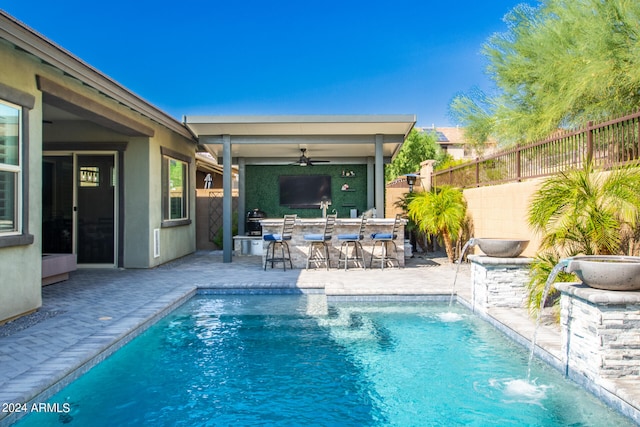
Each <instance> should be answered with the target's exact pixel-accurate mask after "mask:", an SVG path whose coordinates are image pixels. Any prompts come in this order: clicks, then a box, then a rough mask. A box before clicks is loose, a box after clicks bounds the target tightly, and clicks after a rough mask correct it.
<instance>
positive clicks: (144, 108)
mask: <svg viewBox="0 0 640 427" xmlns="http://www.w3.org/2000/svg"><path fill="white" fill-rule="evenodd" d="M0 39H4V40H6V41H8V42H9V43H11V44H13V45H14V46H16V47H17V48H19V49H20V50H23V51H25V52H27V53H29V54H31V55H33V56H34V57H36V58H38V59H39V60H40V61H41V62H43V63H46V64H49V65H51V66H52V67H55V68H57V69H59V70H60V71H62V72H63V73H64V74H65V75H67V76H70V77H73V78H75V79H77V80H79V81H80V82H82V84H84V85H86V86H89V87H91V88H93V89H95V90H97V91H99V92H100V93H102V94H104V95H105V96H107V97H109V98H111V99H113V100H115V101H117V102H118V103H120V104H122V105H124V106H125V107H127V108H129V109H131V110H133V111H135V112H137V113H139V114H141V115H142V116H144V117H146V118H148V119H150V120H153V121H154V122H156V123H158V124H160V125H163V126H165V127H166V128H168V129H170V130H172V131H174V132H176V133H178V134H180V135H182V136H184V137H186V138H189V139H194V138H193V135H191V133H190V132H189V130H188V129H186V128H185V126H184V125H183V124H182V123H180V122H179V121H178V120H176V119H174V118H173V117H171V116H170V115H168V114H167V113H165V112H164V111H162V110H160V109H159V108H157V107H156V106H154V105H153V104H151V103H149V102H148V101H146V100H144V99H142V98H141V97H140V96H138V95H136V94H135V93H133V92H131V91H130V90H129V89H127V88H125V87H124V86H122V85H120V84H119V83H118V82H116V81H115V80H113V79H112V78H110V77H108V76H107V75H105V74H103V73H101V72H100V71H98V70H97V69H96V68H94V67H92V66H91V65H89V64H87V63H86V62H84V61H82V60H81V59H80V58H78V57H77V56H75V55H73V54H72V53H71V52H69V51H68V50H66V49H64V48H62V47H61V46H59V45H57V44H56V43H54V42H52V41H51V40H49V39H47V38H46V37H45V36H43V35H42V34H40V33H38V32H37V31H35V30H33V29H32V28H30V27H28V26H27V25H26V24H24V23H22V22H20V21H18V20H17V19H16V18H14V17H12V16H11V15H9V14H7V13H6V12H4V11H2V10H0Z"/></svg>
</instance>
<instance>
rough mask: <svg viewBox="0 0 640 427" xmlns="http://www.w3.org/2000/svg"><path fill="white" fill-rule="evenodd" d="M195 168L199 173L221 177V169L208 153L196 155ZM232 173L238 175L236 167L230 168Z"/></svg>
mask: <svg viewBox="0 0 640 427" xmlns="http://www.w3.org/2000/svg"><path fill="white" fill-rule="evenodd" d="M196 168H197V169H198V170H201V171H205V172H210V173H217V174H219V175H222V171H223V167H222V165H220V164H218V162H217V161H216V159H214V158H213V156H212V155H211V154H209V153H196ZM231 170H232V173H238V168H237V167H235V166H234V167H232V168H231Z"/></svg>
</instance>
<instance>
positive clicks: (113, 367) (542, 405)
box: [18, 295, 632, 426]
mask: <svg viewBox="0 0 640 427" xmlns="http://www.w3.org/2000/svg"><path fill="white" fill-rule="evenodd" d="M527 359H528V353H527V351H526V349H523V348H521V347H519V346H517V345H515V344H513V343H512V342H510V341H509V340H508V339H506V338H505V337H503V336H502V335H501V334H500V333H499V332H497V331H496V330H495V329H493V328H492V327H491V326H490V325H488V324H486V323H485V322H484V321H482V320H480V319H478V318H477V317H475V316H473V315H472V314H470V313H469V312H468V311H466V310H465V309H464V308H462V307H459V306H454V307H448V306H447V305H446V304H434V303H411V304H408V303H406V302H403V303H391V302H385V303H336V304H330V305H327V303H326V299H325V297H324V296H323V295H307V296H299V295H296V296H294V295H286V296H285V295H283V296H274V295H263V296H257V295H252V296H251V295H228V296H198V297H196V298H194V299H192V300H190V301H189V302H187V303H186V304H185V305H184V306H182V307H180V308H179V309H178V310H176V311H174V312H173V313H171V314H170V315H168V316H167V317H166V318H164V319H162V320H161V321H160V322H158V323H157V324H156V325H154V326H153V327H151V328H150V329H149V330H147V331H146V332H144V333H143V334H141V335H140V336H139V337H137V338H136V339H134V340H133V341H132V342H130V343H129V344H127V345H126V346H125V347H123V348H122V349H121V350H119V351H117V352H116V353H114V354H113V355H112V356H111V357H109V358H108V359H107V360H105V361H104V362H102V363H100V364H99V365H97V366H96V367H94V368H93V369H92V370H90V371H89V372H88V373H87V374H85V375H84V376H82V377H80V378H79V379H78V380H76V381H75V382H73V383H71V384H70V385H69V386H67V387H66V388H65V389H63V390H62V391H61V392H60V393H58V394H56V395H55V396H53V397H52V398H51V399H50V400H49V403H51V404H59V406H60V407H61V408H66V407H67V406H64V405H65V404H66V405H68V408H69V411H65V410H62V411H60V413H33V414H31V415H29V416H27V417H25V418H24V419H23V420H21V421H20V422H19V423H18V425H20V426H30V425H37V426H46V425H56V426H59V425H61V424H63V423H68V424H69V425H71V426H101V425H104V426H113V425H118V426H121V425H176V426H198V425H202V426H229V425H234V426H242V425H277V426H281V425H285V426H286V425H292V426H293V425H296V426H298V425H308V426H437V425H447V426H455V425H465V426H466V425H487V424H493V425H508V424H511V425H544V426H553V425H558V426H560V425H562V426H565V425H574V426H605V425H606V426H610V425H620V426H623V425H632V424H630V422H629V421H628V420H626V419H624V418H623V417H621V416H619V415H618V414H617V413H615V412H614V411H612V410H610V409H609V408H607V407H605V406H604V405H603V404H602V403H601V402H600V401H598V400H597V399H596V398H594V397H593V396H591V395H590V394H588V393H586V392H584V391H582V390H581V389H579V388H578V387H577V386H575V385H574V384H572V383H571V382H570V381H568V380H566V379H564V378H562V376H560V375H559V374H558V373H557V372H556V371H554V370H552V369H551V368H549V367H548V366H546V365H544V364H542V363H536V364H535V365H534V366H533V367H532V375H531V378H532V379H533V380H532V381H531V382H527V381H525V378H526V373H527Z"/></svg>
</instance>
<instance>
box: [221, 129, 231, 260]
mask: <svg viewBox="0 0 640 427" xmlns="http://www.w3.org/2000/svg"><path fill="white" fill-rule="evenodd" d="M231 171H232V165H231V135H222V193H223V198H222V245H223V250H222V261H223V262H231V256H232V253H233V235H232V233H233V230H232V223H233V221H232V215H233V212H232V206H233V204H232V201H233V193H232V191H231V187H232V186H231V181H232V179H233V177H232V174H231Z"/></svg>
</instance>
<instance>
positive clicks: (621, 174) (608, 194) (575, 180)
mask: <svg viewBox="0 0 640 427" xmlns="http://www.w3.org/2000/svg"><path fill="white" fill-rule="evenodd" d="M637 166H638V165H637V164H633V165H630V166H626V167H622V168H619V169H616V170H613V171H611V172H609V173H604V172H602V171H595V170H594V169H593V166H592V165H591V164H590V163H587V164H586V165H585V167H584V168H582V169H578V170H572V171H568V172H562V173H560V174H559V175H556V176H554V177H551V178H549V179H548V180H546V181H545V182H544V184H542V186H541V187H540V189H539V190H538V191H537V192H536V193H535V194H534V196H533V199H532V203H531V205H530V207H529V215H528V216H529V218H528V221H529V225H531V226H532V228H533V229H534V230H535V231H537V232H540V233H541V234H542V242H541V248H542V249H550V248H556V249H557V250H559V251H561V252H564V253H565V254H567V255H575V254H578V253H582V254H584V255H603V254H615V253H617V252H618V251H619V250H620V242H621V239H622V234H621V230H629V229H634V228H635V227H636V226H637V224H638V219H639V217H640V168H638V167H637Z"/></svg>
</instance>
